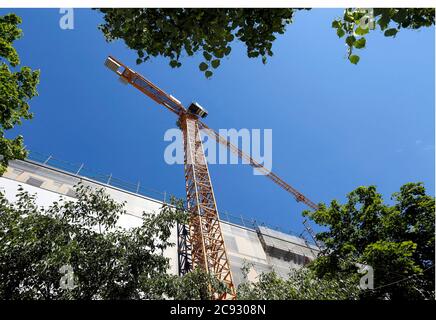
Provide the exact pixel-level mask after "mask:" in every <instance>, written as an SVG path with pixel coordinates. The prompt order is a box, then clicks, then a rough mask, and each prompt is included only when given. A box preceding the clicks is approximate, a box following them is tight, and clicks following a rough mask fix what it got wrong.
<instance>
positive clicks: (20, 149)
mask: <svg viewBox="0 0 436 320" xmlns="http://www.w3.org/2000/svg"><path fill="white" fill-rule="evenodd" d="M20 23H21V18H20V17H18V16H17V15H15V14H7V15H4V16H0V175H2V174H3V173H4V171H5V170H6V168H7V165H8V161H9V160H13V159H24V158H25V157H26V155H27V152H26V150H25V148H24V144H23V137H22V136H21V135H19V136H17V137H16V138H14V139H8V138H6V137H5V134H6V132H5V131H7V130H10V129H12V128H14V127H15V126H16V125H20V124H21V121H22V119H31V118H32V114H31V113H30V112H29V104H28V102H29V100H30V99H32V97H34V96H36V95H37V91H36V86H37V84H38V82H39V71H32V70H31V69H30V68H29V67H21V68H18V65H19V64H20V58H19V56H18V53H17V51H16V50H15V48H14V47H13V43H14V41H15V40H18V39H20V38H21V36H22V31H21V29H19V28H18V25H19V24H20ZM10 67H12V70H11V69H10Z"/></svg>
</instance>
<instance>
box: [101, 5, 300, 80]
mask: <svg viewBox="0 0 436 320" xmlns="http://www.w3.org/2000/svg"><path fill="white" fill-rule="evenodd" d="M100 11H101V12H102V13H103V14H104V20H105V22H104V24H102V25H101V26H100V29H101V30H102V31H103V33H104V35H105V37H106V39H107V40H108V41H112V40H116V39H123V40H124V41H125V43H126V45H127V46H128V47H129V48H131V49H133V50H136V51H137V53H138V59H137V63H138V64H140V63H142V62H144V61H147V60H148V59H150V57H157V56H163V57H166V58H168V59H169V60H170V62H169V64H170V66H171V67H173V68H178V67H180V66H181V62H180V58H181V57H182V56H183V55H187V56H193V55H194V54H195V53H197V52H199V53H201V54H202V55H203V62H201V63H200V65H199V69H200V71H202V72H204V74H205V76H206V77H208V78H209V77H210V76H212V73H213V70H214V69H216V68H218V67H219V66H220V64H221V59H223V58H224V57H225V56H228V55H230V53H231V51H232V47H231V43H234V42H235V41H237V40H239V41H241V42H242V43H243V44H244V45H245V46H246V48H247V55H248V57H249V58H257V57H260V58H262V62H263V63H266V59H267V57H268V56H272V55H273V51H272V44H273V42H274V40H275V39H276V36H277V34H283V33H284V32H285V28H286V25H288V24H290V23H291V22H292V18H293V16H294V13H295V9H274V10H270V9H237V8H236V9H146V8H144V9H106V8H105V9H100Z"/></svg>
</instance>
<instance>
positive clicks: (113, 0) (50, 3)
mask: <svg viewBox="0 0 436 320" xmlns="http://www.w3.org/2000/svg"><path fill="white" fill-rule="evenodd" d="M290 6H291V7H293V8H309V7H310V8H315V7H318V8H381V7H384V8H387V7H388V8H401V7H403V8H405V7H407V8H432V7H435V6H436V4H435V1H434V0H432V1H430V0H421V1H419V2H417V1H410V0H385V1H383V2H380V1H379V0H378V1H375V0H347V1H346V0H336V1H328V0H325V1H320V0H315V1H313V0H306V1H304V0H294V1H289V0H287V1H286V0H202V1H201V0H190V1H186V0H147V1H145V0H57V1H56V0H14V1H11V0H0V8H142V7H148V8H181V7H185V8H194V7H197V8H239V7H251V8H264V7H270V8H271V7H272V8H274V7H275V8H286V7H290Z"/></svg>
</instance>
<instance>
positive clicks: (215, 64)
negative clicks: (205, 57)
mask: <svg viewBox="0 0 436 320" xmlns="http://www.w3.org/2000/svg"><path fill="white" fill-rule="evenodd" d="M219 65H220V60H219V59H215V60H212V67H213V68H214V69H216V68H218V67H219Z"/></svg>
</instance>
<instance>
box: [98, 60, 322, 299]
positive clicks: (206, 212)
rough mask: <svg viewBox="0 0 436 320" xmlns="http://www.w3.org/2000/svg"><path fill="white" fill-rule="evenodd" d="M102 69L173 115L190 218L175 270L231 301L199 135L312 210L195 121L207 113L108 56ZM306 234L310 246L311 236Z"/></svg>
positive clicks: (311, 204) (309, 203)
mask: <svg viewBox="0 0 436 320" xmlns="http://www.w3.org/2000/svg"><path fill="white" fill-rule="evenodd" d="M105 65H106V67H108V68H109V69H110V70H112V71H114V72H115V73H116V74H117V75H118V76H119V80H120V81H121V82H123V83H125V84H130V85H132V86H133V87H135V88H136V89H138V90H139V91H141V92H142V93H144V94H145V95H147V96H148V97H149V98H151V99H152V100H154V101H155V102H157V103H158V104H160V105H162V106H164V107H165V108H167V109H168V110H169V111H171V112H173V113H175V114H176V116H177V117H178V120H179V123H180V126H181V129H182V131H183V143H184V170H185V187H186V204H187V210H188V212H189V213H190V215H189V221H188V226H187V227H186V226H182V228H183V230H179V232H182V233H184V235H185V237H183V238H182V239H181V240H179V250H180V253H181V255H180V256H181V257H182V258H181V259H182V261H180V260H179V269H181V270H182V274H183V273H186V272H188V271H189V270H192V269H193V268H200V269H202V270H204V271H205V272H207V273H208V274H210V275H211V276H213V277H215V278H216V279H217V280H219V281H220V282H222V283H224V284H225V285H226V287H227V292H226V293H219V292H218V290H217V288H213V287H211V286H210V287H209V291H210V295H211V298H212V299H218V300H222V299H229V300H230V299H236V290H235V286H234V283H233V278H232V273H231V270H230V263H229V259H228V256H227V251H226V247H225V243H224V237H223V234H222V232H221V226H220V220H219V214H218V209H217V205H216V201H215V195H214V191H213V188H212V182H211V179H210V174H209V169H208V165H207V161H206V157H205V154H204V150H203V144H202V139H201V136H200V131H201V132H205V133H206V134H207V135H208V136H210V137H211V138H213V139H214V140H215V141H216V142H218V143H219V144H221V145H223V146H225V147H226V148H228V149H229V150H230V151H231V152H233V153H234V154H236V155H237V156H238V157H240V158H241V159H243V160H245V161H246V162H247V163H248V164H250V165H251V166H252V167H254V168H255V169H256V170H258V171H260V172H261V173H262V174H263V175H265V176H266V177H268V178H269V179H271V180H272V181H273V182H274V183H276V184H277V185H279V186H280V187H281V188H283V189H284V190H286V191H287V192H289V193H290V194H291V195H292V196H294V197H295V200H296V201H298V202H303V203H304V204H306V205H307V206H308V207H309V208H311V209H315V210H316V209H317V208H318V206H317V205H316V204H315V203H314V202H312V201H311V200H309V199H308V198H307V197H306V196H304V195H303V194H302V193H301V192H299V191H298V190H296V189H295V188H293V187H292V186H290V185H289V184H287V183H286V182H285V181H284V180H282V179H281V178H280V177H278V176H277V175H276V174H275V173H273V172H271V171H270V170H268V169H267V168H265V167H264V166H262V165H261V164H260V163H258V162H257V161H255V160H254V159H253V158H251V157H250V156H249V155H247V154H245V153H244V152H242V151H241V150H240V149H239V148H237V147H236V146H235V145H233V144H232V143H230V141H228V139H227V138H225V137H222V136H221V135H219V134H218V133H217V132H216V131H214V130H213V129H211V128H209V127H208V126H207V125H206V124H204V123H203V122H202V121H201V120H200V119H201V118H205V117H206V116H207V111H206V109H204V108H203V107H202V106H201V105H199V104H198V103H195V102H194V103H191V104H190V105H189V107H188V108H185V107H184V106H183V105H182V103H181V102H180V101H178V100H177V99H176V98H174V97H173V96H171V95H169V94H167V93H165V92H164V91H163V90H161V89H160V88H158V87H157V86H156V85H155V84H153V83H152V82H151V81H149V80H147V79H146V78H144V77H143V76H142V75H140V74H139V73H137V72H135V71H133V70H132V69H130V68H129V67H127V66H126V65H124V64H123V63H122V62H120V61H118V60H117V59H115V58H114V57H112V56H109V57H108V58H107V59H106V61H105ZM305 227H306V223H305ZM306 229H307V227H306ZM309 230H311V229H309ZM309 230H308V231H309ZM309 232H312V231H309ZM311 235H312V237H313V238H314V240H315V243H316V239H315V237H314V236H313V232H312V233H311ZM317 245H318V244H317ZM179 259H180V258H179Z"/></svg>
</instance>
